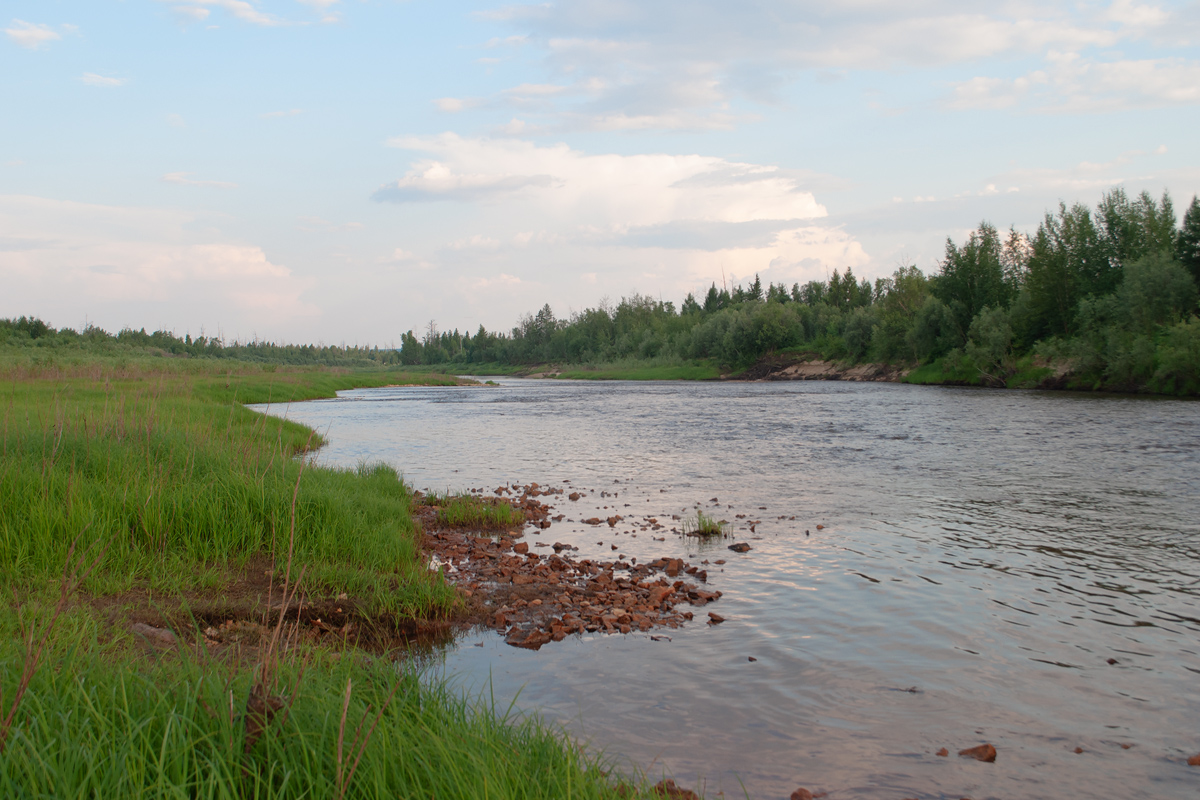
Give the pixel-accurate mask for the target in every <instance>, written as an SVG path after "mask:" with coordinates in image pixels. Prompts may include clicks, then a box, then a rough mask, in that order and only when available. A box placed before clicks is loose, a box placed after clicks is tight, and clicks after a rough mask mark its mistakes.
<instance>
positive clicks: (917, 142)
mask: <svg viewBox="0 0 1200 800" xmlns="http://www.w3.org/2000/svg"><path fill="white" fill-rule="evenodd" d="M0 14H3V16H2V17H0V31H2V33H0V287H2V288H0V316H14V315H19V314H36V315H39V316H41V317H43V318H44V319H47V320H48V321H51V322H52V323H53V324H55V325H58V326H64V325H66V326H72V327H75V326H79V325H82V324H83V323H84V322H85V320H86V321H89V322H93V323H95V324H98V325H101V326H102V327H105V328H108V329H110V330H115V329H118V328H121V327H125V326H132V327H136V328H140V327H146V328H148V329H153V328H160V327H161V328H166V329H169V330H174V331H176V332H178V333H181V334H182V333H184V332H191V333H192V334H193V335H195V334H198V333H199V332H200V331H201V330H203V331H205V332H206V333H209V334H213V333H218V332H219V333H220V334H222V335H224V336H226V337H227V338H232V337H238V338H243V339H245V338H249V337H254V336H258V337H260V338H270V339H276V340H283V341H293V342H307V341H324V342H327V343H336V342H343V341H344V342H348V343H353V342H358V343H375V344H383V345H386V344H388V343H390V342H394V341H398V340H399V337H400V334H401V333H403V332H404V331H405V330H408V329H409V328H413V329H416V330H418V331H419V330H422V329H424V328H425V327H426V326H427V324H428V322H429V321H430V320H435V321H436V323H437V325H438V327H439V328H441V329H444V330H445V329H453V328H456V327H457V328H459V329H470V330H474V329H475V328H476V327H477V326H478V325H479V324H483V325H485V326H487V327H488V328H489V329H499V330H507V329H508V328H509V327H511V326H512V325H513V324H514V323H515V322H516V320H517V318H518V317H519V315H520V314H522V313H524V312H526V311H532V310H536V309H537V308H540V307H541V306H542V305H543V304H544V303H549V304H550V305H551V306H552V307H553V308H554V310H555V312H556V313H557V314H558V315H559V316H560V317H566V316H568V315H569V314H570V313H571V311H573V310H574V311H578V310H580V309H582V308H584V307H586V306H594V305H596V304H597V303H598V302H600V300H601V299H602V298H604V297H607V298H609V299H610V300H616V299H618V298H620V297H621V296H624V295H629V294H632V293H634V292H640V293H643V294H648V295H653V296H661V297H662V298H663V299H666V300H674V301H675V302H677V303H678V302H679V301H680V300H681V299H682V298H683V296H684V295H685V294H686V293H687V292H688V291H699V290H703V289H704V288H706V287H707V286H708V285H709V283H711V282H713V281H716V282H717V283H718V284H719V283H720V282H721V280H722V279H723V278H724V279H725V280H727V281H731V282H732V281H743V280H747V279H752V278H753V275H754V274H755V273H758V274H760V275H761V276H762V279H763V280H764V281H775V282H784V283H786V284H788V285H790V284H792V283H793V282H800V283H804V282H805V281H808V280H812V279H824V278H825V277H826V276H827V275H828V274H829V273H830V272H831V271H832V270H833V269H844V268H845V267H847V266H849V267H852V268H853V270H854V272H855V274H856V275H859V276H865V277H869V278H875V277H879V276H882V275H887V274H890V273H891V272H892V271H894V270H895V269H896V267H897V266H898V265H900V264H902V263H915V264H916V265H917V266H919V267H920V268H921V269H923V270H925V271H926V272H932V271H935V270H936V269H937V261H938V258H939V257H940V256H941V254H942V251H943V248H944V242H945V238H946V236H953V237H955V238H956V239H959V238H961V237H962V236H963V235H964V234H965V233H966V232H967V231H968V230H970V229H971V228H972V227H974V226H975V225H976V224H978V222H979V221H980V220H984V219H986V220H989V221H991V222H992V223H994V224H996V225H997V226H999V227H1002V228H1005V227H1008V226H1009V225H1016V226H1017V228H1018V229H1021V230H1027V231H1030V232H1032V230H1033V229H1034V228H1036V225H1037V222H1038V220H1039V219H1040V218H1041V216H1042V215H1043V214H1044V213H1045V212H1046V211H1048V210H1052V209H1054V208H1055V207H1057V204H1058V203H1059V201H1065V202H1067V203H1072V202H1075V201H1081V202H1084V203H1087V204H1089V205H1093V204H1094V203H1095V202H1096V201H1097V200H1098V199H1099V198H1100V195H1101V193H1102V192H1104V191H1106V190H1107V189H1109V188H1111V187H1114V186H1124V187H1125V188H1126V189H1127V190H1128V191H1131V192H1138V191H1141V190H1143V189H1146V190H1149V191H1150V192H1152V193H1153V194H1155V195H1156V196H1157V195H1159V194H1161V193H1162V192H1163V191H1164V190H1169V191H1170V192H1171V194H1172V196H1173V198H1174V199H1175V203H1176V209H1177V210H1178V211H1180V212H1181V211H1182V209H1183V207H1185V206H1186V204H1187V203H1188V202H1189V201H1190V199H1191V197H1192V196H1193V194H1196V193H1197V192H1200V148H1198V147H1197V146H1196V144H1195V142H1196V131H1197V130H1200V47H1198V46H1197V43H1198V41H1200V3H1197V2H1191V3H1174V4H1172V3H1153V2H1151V3H1145V4H1141V3H1137V2H1114V3H1087V2H1083V3H1078V2H1074V3H1055V2H1041V3H1026V2H1018V3H1003V2H1001V3H996V2H988V3H982V2H969V1H968V2H961V1H959V2H949V1H948V0H923V2H914V3H906V4H897V3H887V2H876V1H874V0H860V1H859V2H848V3H839V4H836V5H833V4H816V3H806V2H782V1H778V0H751V1H749V2H746V1H744V2H740V3H729V2H724V3H720V2H712V0H689V2H683V1H682V0H678V1H676V0H661V1H660V2H650V1H649V0H641V2H596V1H595V0H591V1H589V0H578V1H577V0H566V1H565V2H554V3H545V4H532V5H523V4H503V3H486V2H475V3H453V2H436V3H435V2H425V1H424V0H408V2H396V1H395V0H340V1H339V0H306V1H304V2H297V1H296V0H259V1H258V2H254V1H253V0H164V1H163V2H159V1H158V0H124V2H106V1H105V0H90V1H89V2H55V0H40V2H23V1H22V0H9V2H6V3H5V4H4V6H3V11H0Z"/></svg>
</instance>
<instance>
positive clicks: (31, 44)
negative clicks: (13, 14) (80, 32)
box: [4, 19, 73, 50]
mask: <svg viewBox="0 0 1200 800" xmlns="http://www.w3.org/2000/svg"><path fill="white" fill-rule="evenodd" d="M72 27H73V26H72ZM4 32H5V33H6V34H7V35H8V38H9V39H11V40H12V41H14V42H16V43H17V44H18V45H20V46H21V47H25V48H28V49H30V50H37V49H38V48H39V47H42V46H43V45H46V44H49V43H50V42H54V41H57V40H59V39H61V38H62V36H61V35H59V34H58V32H56V31H55V30H54V29H53V28H51V27H50V26H49V25H43V24H40V23H37V22H26V21H25V20H22V19H14V20H13V21H12V22H10V23H9V25H8V27H7V28H5V29H4Z"/></svg>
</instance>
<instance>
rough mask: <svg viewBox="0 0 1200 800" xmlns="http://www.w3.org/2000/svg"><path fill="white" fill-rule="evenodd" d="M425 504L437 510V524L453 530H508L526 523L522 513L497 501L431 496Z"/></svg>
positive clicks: (497, 499)
mask: <svg viewBox="0 0 1200 800" xmlns="http://www.w3.org/2000/svg"><path fill="white" fill-rule="evenodd" d="M425 500H426V502H427V503H429V504H430V505H432V506H437V520H438V522H439V523H441V524H442V525H449V526H451V527H455V528H482V529H485V530H495V529H507V528H515V527H517V526H518V525H520V524H521V523H523V522H524V521H525V514H524V513H523V512H522V511H521V509H519V508H515V507H514V506H513V505H512V504H510V503H506V502H504V501H503V500H501V499H499V498H491V497H472V496H471V495H465V494H455V495H449V494H446V495H438V494H430V495H428V496H426V498H425Z"/></svg>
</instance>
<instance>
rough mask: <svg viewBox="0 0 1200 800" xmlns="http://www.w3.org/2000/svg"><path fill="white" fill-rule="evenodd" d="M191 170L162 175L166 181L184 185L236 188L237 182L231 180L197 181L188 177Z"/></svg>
mask: <svg viewBox="0 0 1200 800" xmlns="http://www.w3.org/2000/svg"><path fill="white" fill-rule="evenodd" d="M191 174H192V173H190V172H168V173H167V174H166V175H163V176H162V181H163V182H164V183H178V184H180V185H182V186H208V187H211V188H214V189H236V188H237V184H236V183H230V182H229V181H197V180H192V179H191V178H189V177H188V175H191Z"/></svg>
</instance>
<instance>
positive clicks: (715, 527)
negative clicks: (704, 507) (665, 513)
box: [683, 510, 728, 537]
mask: <svg viewBox="0 0 1200 800" xmlns="http://www.w3.org/2000/svg"><path fill="white" fill-rule="evenodd" d="M727 527H728V526H726V525H722V524H721V523H720V522H719V521H717V519H716V517H710V516H709V515H708V514H705V513H704V512H703V511H700V510H697V511H696V516H695V518H694V519H693V518H691V517H689V518H687V519H685V520H683V534H684V536H701V537H707V536H723V535H724V534H725V531H726V528H727Z"/></svg>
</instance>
